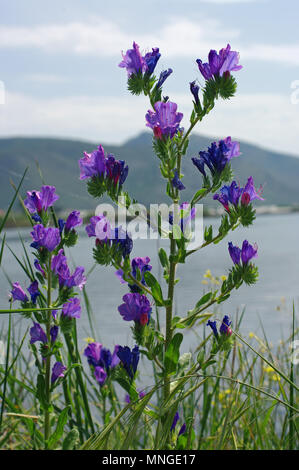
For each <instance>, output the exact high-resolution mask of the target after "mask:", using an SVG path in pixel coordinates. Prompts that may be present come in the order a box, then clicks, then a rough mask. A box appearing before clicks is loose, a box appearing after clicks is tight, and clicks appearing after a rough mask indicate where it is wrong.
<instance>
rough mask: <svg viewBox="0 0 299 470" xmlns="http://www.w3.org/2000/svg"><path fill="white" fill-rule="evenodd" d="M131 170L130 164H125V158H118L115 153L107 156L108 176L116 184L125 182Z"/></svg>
mask: <svg viewBox="0 0 299 470" xmlns="http://www.w3.org/2000/svg"><path fill="white" fill-rule="evenodd" d="M128 172H129V167H128V165H126V166H125V162H124V160H116V159H115V157H114V155H112V154H109V155H107V158H106V177H107V178H108V179H110V180H111V181H113V183H114V184H115V185H116V184H117V183H118V182H119V184H120V185H122V184H124V182H125V180H126V178H127V176H128Z"/></svg>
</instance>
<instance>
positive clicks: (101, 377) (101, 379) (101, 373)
mask: <svg viewBox="0 0 299 470" xmlns="http://www.w3.org/2000/svg"><path fill="white" fill-rule="evenodd" d="M94 376H95V378H96V381H97V382H98V384H99V385H100V386H101V387H102V385H104V383H105V380H106V378H107V373H106V372H105V370H104V369H103V367H100V366H96V367H95V369H94Z"/></svg>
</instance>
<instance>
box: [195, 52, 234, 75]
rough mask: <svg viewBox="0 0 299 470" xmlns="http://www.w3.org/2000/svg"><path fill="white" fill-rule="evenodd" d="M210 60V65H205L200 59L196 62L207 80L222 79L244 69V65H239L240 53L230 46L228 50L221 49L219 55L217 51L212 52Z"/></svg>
mask: <svg viewBox="0 0 299 470" xmlns="http://www.w3.org/2000/svg"><path fill="white" fill-rule="evenodd" d="M208 59H209V62H208V63H203V62H202V61H201V60H200V59H197V60H196V62H197V65H198V68H199V71H200V73H201V74H202V76H203V77H204V78H205V80H211V78H213V77H217V76H220V77H222V76H223V75H224V74H230V72H234V71H237V70H240V69H241V68H242V65H238V63H239V53H238V52H236V51H232V50H231V46H230V45H229V44H228V45H227V46H226V48H223V49H221V50H220V51H219V54H217V52H216V51H215V50H210V52H209V57H208Z"/></svg>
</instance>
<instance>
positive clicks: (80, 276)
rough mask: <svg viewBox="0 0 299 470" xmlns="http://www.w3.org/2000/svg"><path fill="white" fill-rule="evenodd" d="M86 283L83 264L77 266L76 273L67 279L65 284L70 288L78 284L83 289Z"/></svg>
mask: <svg viewBox="0 0 299 470" xmlns="http://www.w3.org/2000/svg"><path fill="white" fill-rule="evenodd" d="M85 283H86V277H85V276H84V268H83V266H77V268H76V269H75V271H74V273H73V274H72V275H71V276H70V277H69V278H68V279H67V280H66V282H65V285H66V286H67V287H69V288H71V287H76V286H77V287H79V289H80V290H82V289H83V287H84V285H85Z"/></svg>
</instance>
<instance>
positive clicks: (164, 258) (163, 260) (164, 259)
mask: <svg viewBox="0 0 299 470" xmlns="http://www.w3.org/2000/svg"><path fill="white" fill-rule="evenodd" d="M159 259H160V263H161V265H162V266H163V268H167V267H168V266H169V261H168V256H167V254H166V251H165V250H164V249H163V248H160V250H159Z"/></svg>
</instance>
